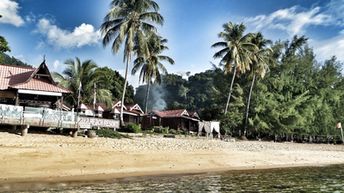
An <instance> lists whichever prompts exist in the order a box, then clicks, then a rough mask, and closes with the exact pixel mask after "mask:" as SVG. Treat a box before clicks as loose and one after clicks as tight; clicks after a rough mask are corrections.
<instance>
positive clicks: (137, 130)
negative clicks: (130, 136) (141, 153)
mask: <svg viewBox="0 0 344 193" xmlns="http://www.w3.org/2000/svg"><path fill="white" fill-rule="evenodd" d="M128 131H129V132H131V133H140V132H141V126H140V125H138V124H133V123H131V124H128Z"/></svg>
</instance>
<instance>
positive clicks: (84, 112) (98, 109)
mask: <svg viewBox="0 0 344 193" xmlns="http://www.w3.org/2000/svg"><path fill="white" fill-rule="evenodd" d="M105 108H106V106H105V105H104V104H96V105H95V106H94V107H93V105H86V104H83V103H81V105H80V107H79V108H78V109H77V111H78V112H79V115H80V116H86V117H99V118H101V117H103V112H104V109H105Z"/></svg>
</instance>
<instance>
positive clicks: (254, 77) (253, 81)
mask: <svg viewBox="0 0 344 193" xmlns="http://www.w3.org/2000/svg"><path fill="white" fill-rule="evenodd" d="M255 81H256V74H254V75H253V80H252V83H251V87H250V92H249V93H248V99H247V104H246V111H245V123H244V135H245V136H246V133H247V123H248V113H249V111H250V104H251V96H252V90H253V86H254V83H255Z"/></svg>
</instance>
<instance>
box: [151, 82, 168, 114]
mask: <svg viewBox="0 0 344 193" xmlns="http://www.w3.org/2000/svg"><path fill="white" fill-rule="evenodd" d="M165 94H166V92H165V89H164V87H163V85H156V84H155V85H152V87H151V91H150V100H149V103H150V104H149V106H150V107H151V109H152V110H157V111H160V110H165V109H166V106H167V104H166V102H165V100H164V97H165Z"/></svg>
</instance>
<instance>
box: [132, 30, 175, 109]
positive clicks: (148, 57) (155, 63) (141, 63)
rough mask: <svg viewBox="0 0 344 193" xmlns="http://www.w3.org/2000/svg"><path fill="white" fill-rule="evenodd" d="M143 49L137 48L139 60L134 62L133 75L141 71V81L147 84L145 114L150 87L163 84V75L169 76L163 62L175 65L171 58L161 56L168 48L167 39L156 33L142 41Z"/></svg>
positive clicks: (150, 34)
mask: <svg viewBox="0 0 344 193" xmlns="http://www.w3.org/2000/svg"><path fill="white" fill-rule="evenodd" d="M141 40H142V41H143V42H141V43H140V45H141V47H137V54H138V58H137V59H136V60H135V61H134V67H133V69H132V74H133V75H134V74H136V72H137V71H138V70H140V69H141V70H140V77H139V79H140V81H142V82H143V83H147V89H146V99H145V112H146V113H147V112H148V98H149V90H150V85H151V84H153V83H158V84H160V83H161V74H167V70H166V68H165V66H164V64H163V63H162V62H164V61H165V62H168V63H169V64H174V60H173V59H172V58H170V57H169V56H165V55H161V54H162V52H163V51H165V50H167V49H168V47H167V46H166V45H165V44H166V43H167V39H163V38H162V37H161V36H158V35H156V33H154V32H151V33H149V34H148V35H147V37H146V38H145V39H141Z"/></svg>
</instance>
